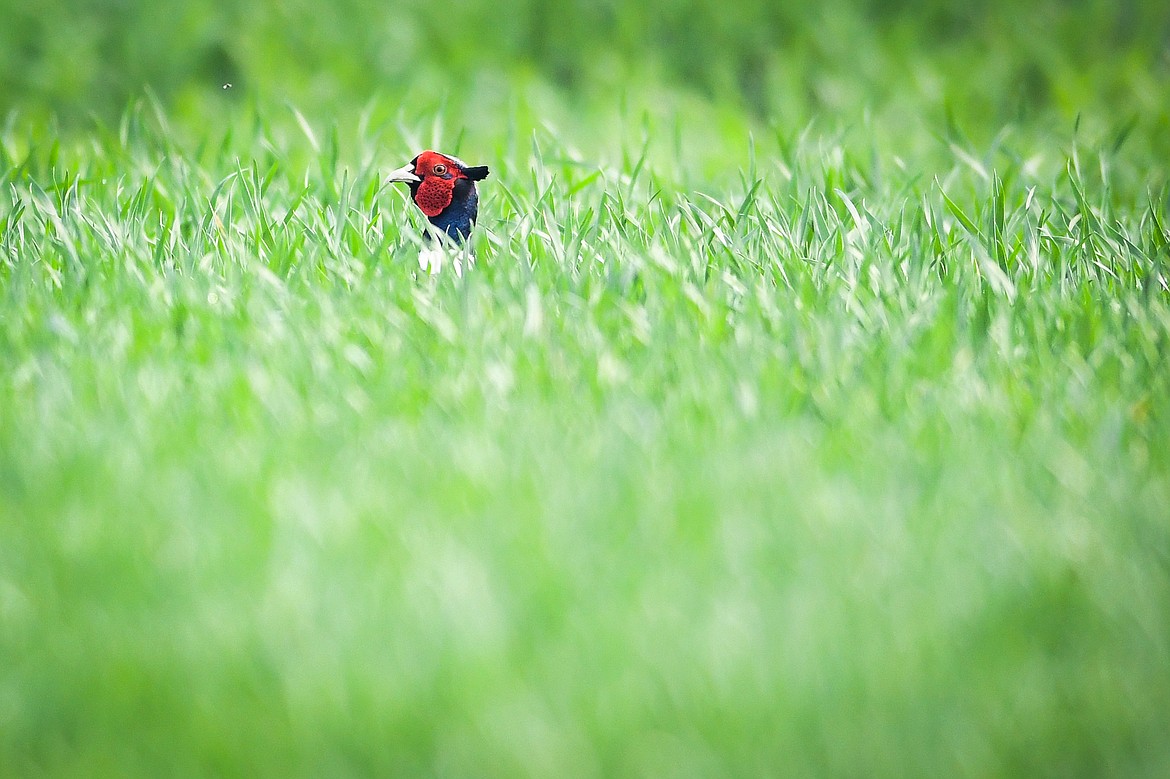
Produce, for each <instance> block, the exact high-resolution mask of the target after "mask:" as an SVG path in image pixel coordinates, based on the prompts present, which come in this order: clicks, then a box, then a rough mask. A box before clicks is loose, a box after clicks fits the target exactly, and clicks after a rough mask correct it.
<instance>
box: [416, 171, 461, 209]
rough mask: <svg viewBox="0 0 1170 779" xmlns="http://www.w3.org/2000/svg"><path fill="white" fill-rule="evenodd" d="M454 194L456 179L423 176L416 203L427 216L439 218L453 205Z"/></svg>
mask: <svg viewBox="0 0 1170 779" xmlns="http://www.w3.org/2000/svg"><path fill="white" fill-rule="evenodd" d="M454 193H455V179H444V178H441V177H439V176H435V175H429V176H423V180H422V183H421V184H419V185H418V192H417V193H415V196H414V202H415V204H416V205H417V206H418V207H419V208H420V209H421V210H422V212H423V213H424V214H426V215H427V216H438V215H439V214H441V213H443V211H444V210H445V209H446V208H447V206H449V205H451V197H452V195H453V194H454Z"/></svg>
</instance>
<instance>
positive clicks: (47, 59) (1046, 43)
mask: <svg viewBox="0 0 1170 779" xmlns="http://www.w3.org/2000/svg"><path fill="white" fill-rule="evenodd" d="M0 18H2V19H4V24H3V25H2V26H0V103H2V104H4V105H8V106H12V105H23V106H38V107H40V108H44V109H50V110H51V111H52V112H53V113H54V114H55V115H57V116H60V117H63V118H66V119H67V120H76V119H78V118H83V117H86V116H88V115H90V114H96V115H98V116H99V117H103V118H105V119H107V120H108V119H111V118H113V117H116V116H117V115H118V114H119V113H120V112H121V111H122V110H123V108H124V107H125V105H126V103H127V101H128V100H131V99H133V98H134V97H136V96H139V95H141V94H142V92H143V90H144V89H150V90H153V92H154V93H155V94H157V95H158V96H159V97H160V98H161V100H162V101H163V103H164V104H166V105H168V106H171V107H175V108H176V109H178V108H181V107H186V108H187V110H189V111H190V112H191V113H192V114H193V115H198V114H199V113H201V112H202V113H203V114H204V115H205V116H206V112H207V111H208V110H209V108H208V107H209V106H214V105H215V104H216V103H218V102H222V101H223V100H225V99H240V96H241V95H245V94H248V95H252V96H254V97H255V98H256V99H260V100H262V101H269V100H271V101H285V100H288V101H292V102H294V103H295V104H297V105H299V106H301V107H302V108H303V109H305V110H310V111H312V110H316V109H317V108H318V107H320V108H321V109H322V110H324V109H325V108H327V107H332V108H344V107H347V106H349V107H352V106H354V105H360V104H362V103H363V102H364V101H366V100H368V99H369V98H370V97H372V96H375V95H380V96H384V97H385V98H387V99H388V100H390V101H391V102H393V101H394V100H396V99H402V98H404V97H406V96H407V95H412V94H413V95H417V94H419V91H420V90H421V91H423V92H431V93H441V94H443V95H446V96H449V97H450V98H451V99H452V100H460V99H465V98H467V97H469V96H471V95H473V94H475V93H476V92H477V91H478V90H483V89H504V90H506V89H507V87H506V84H504V85H502V84H501V83H500V82H499V81H497V80H493V78H492V77H493V76H497V77H499V76H502V77H503V78H504V79H505V81H506V79H508V78H514V77H517V76H520V75H523V74H530V75H535V76H536V77H538V78H539V79H541V80H543V81H545V82H547V83H548V84H550V85H553V86H555V87H556V88H557V89H558V90H559V91H560V92H562V93H563V94H564V95H566V96H569V97H571V98H578V99H588V98H598V97H603V98H604V97H612V96H613V95H614V94H618V93H621V92H624V91H627V90H630V89H631V88H635V89H649V90H651V91H653V90H654V89H656V88H659V87H665V88H671V87H681V88H684V89H686V90H688V91H692V92H694V93H695V94H698V95H701V96H704V97H707V98H712V99H714V100H716V101H717V102H727V101H731V102H734V103H736V104H738V105H741V106H743V107H744V108H746V109H747V110H748V111H750V112H751V113H752V114H754V115H756V116H760V117H780V118H781V119H783V120H786V121H788V122H795V123H800V122H802V121H805V120H807V119H808V118H809V117H811V116H813V115H816V114H820V113H828V114H831V115H832V114H841V115H856V114H857V113H859V112H860V111H864V110H874V109H881V108H883V107H888V106H892V105H893V106H896V105H898V104H899V103H900V102H901V103H905V104H907V105H916V104H918V105H920V104H923V103H925V104H934V105H942V106H946V107H947V109H948V110H950V111H952V112H953V113H954V114H955V115H956V116H957V117H959V118H960V119H962V120H965V121H969V122H971V123H972V124H974V125H975V126H977V127H978V126H982V125H984V124H986V125H988V126H997V125H999V124H1002V123H1003V122H1004V121H1007V120H1010V119H1013V118H1015V117H1017V116H1018V115H1020V114H1021V113H1024V114H1026V113H1028V112H1032V111H1036V110H1045V109H1055V110H1057V111H1060V112H1063V113H1073V114H1075V113H1076V112H1079V111H1084V110H1087V109H1091V110H1112V111H1120V112H1123V113H1127V112H1128V113H1134V112H1138V111H1141V110H1143V109H1156V108H1157V107H1158V106H1160V105H1161V102H1162V101H1163V100H1164V99H1165V97H1166V91H1165V84H1166V81H1167V73H1168V72H1170V55H1168V53H1167V40H1168V38H1170V11H1168V6H1167V4H1166V3H1164V2H1160V0H1124V1H1122V2H1116V1H1115V0H1039V1H1038V2H1033V3H1025V4H1021V3H1018V2H1014V1H1012V0H977V1H975V2H954V1H953V0H923V1H921V2H909V1H908V0H869V1H867V2H849V1H848V0H827V1H826V2H818V3H795V2H786V3H780V2H767V1H766V0H731V1H728V2H713V1H712V0H662V1H660V2H652V3H628V2H619V1H617V0H560V1H559V2H544V1H542V0H520V1H519V2H504V3H501V2H491V1H489V0H463V1H462V2H457V3H429V4H427V3H411V2H372V1H369V0H338V2H332V3H325V2H312V1H311V0H286V2H281V3H269V2H249V1H247V0H245V1H244V2H239V3H232V4H221V3H218V2H212V1H211V0H190V1H187V2H176V1H174V0H163V1H162V2H134V1H133V0H120V1H105V0H102V1H98V0H71V1H70V0H46V1H45V2H38V3H29V2H21V1H20V0H3V2H0ZM229 83H230V84H232V85H233V90H234V91H230V92H229V94H228V95H225V94H224V90H223V89H222V87H223V85H224V84H229Z"/></svg>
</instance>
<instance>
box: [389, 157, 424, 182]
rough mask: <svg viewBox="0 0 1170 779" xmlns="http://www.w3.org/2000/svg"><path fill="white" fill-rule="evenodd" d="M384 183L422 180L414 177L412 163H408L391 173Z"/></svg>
mask: <svg viewBox="0 0 1170 779" xmlns="http://www.w3.org/2000/svg"><path fill="white" fill-rule="evenodd" d="M386 181H387V183H389V182H391V181H422V179H420V178H419V177H418V176H416V175H414V163H413V162H408V163H406V164H405V165H403V166H402V167H401V168H399V169H398V170H396V171H393V172H392V173H391V174H390V178H388V179H386Z"/></svg>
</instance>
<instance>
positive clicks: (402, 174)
mask: <svg viewBox="0 0 1170 779" xmlns="http://www.w3.org/2000/svg"><path fill="white" fill-rule="evenodd" d="M487 176H488V169H487V166H486V165H480V166H477V167H469V166H468V165H467V164H466V163H465V162H463V161H462V160H460V159H459V158H458V157H452V156H451V155H449V154H440V153H439V152H437V151H424V152H423V153H422V154H419V155H418V156H417V157H415V158H414V159H413V160H411V161H410V162H408V163H407V164H406V165H403V166H402V167H401V168H399V169H398V170H396V171H394V172H393V173H391V174H390V177H389V179H388V181H403V182H406V184H407V185H408V186H409V187H410V199H411V200H413V201H414V204H415V205H416V206H418V207H419V210H420V211H422V212H423V213H424V214H425V215H426V217H427V219H428V220H430V223H431V224H433V225H434V226H435V227H436V228H438V229H439V230H440V231H441V232H443V233H445V234H446V235H447V237H448V238H450V239H451V240H452V241H454V242H455V243H462V242H463V241H464V240H465V239H466V238H467V236H468V235H470V234H471V228H472V226H473V225H474V224H475V218H476V217H477V216H478V215H479V193H477V192H476V191H475V182H477V181H482V180H484V179H485V178H487Z"/></svg>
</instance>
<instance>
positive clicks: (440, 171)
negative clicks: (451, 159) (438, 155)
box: [431, 162, 447, 176]
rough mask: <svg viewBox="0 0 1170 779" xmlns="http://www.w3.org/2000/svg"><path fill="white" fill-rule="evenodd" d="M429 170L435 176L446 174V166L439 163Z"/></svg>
mask: <svg viewBox="0 0 1170 779" xmlns="http://www.w3.org/2000/svg"><path fill="white" fill-rule="evenodd" d="M431 170H432V171H433V172H434V173H435V175H436V176H442V175H443V174H444V173H446V172H447V166H446V165H444V164H443V163H441V162H440V163H439V164H438V165H436V166H434V167H433V168H431Z"/></svg>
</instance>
